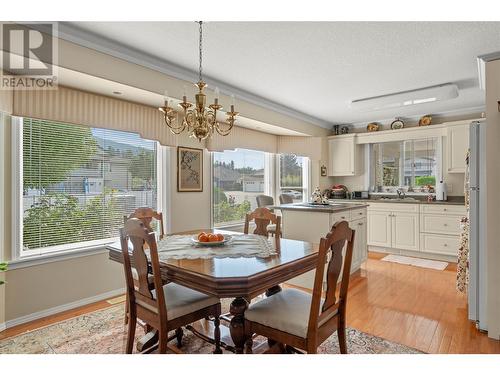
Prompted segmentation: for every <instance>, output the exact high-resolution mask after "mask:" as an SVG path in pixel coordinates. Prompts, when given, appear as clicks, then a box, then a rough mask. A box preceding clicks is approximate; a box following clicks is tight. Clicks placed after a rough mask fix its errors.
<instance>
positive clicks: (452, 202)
mask: <svg viewBox="0 0 500 375" xmlns="http://www.w3.org/2000/svg"><path fill="white" fill-rule="evenodd" d="M454 198H455V197H454ZM456 198H462V200H460V199H453V200H451V199H450V200H447V201H432V202H427V201H426V200H396V199H394V200H392V199H380V198H369V199H333V200H332V201H333V202H335V203H343V204H358V203H365V202H366V203H404V204H408V203H409V204H437V205H441V204H444V205H456V206H464V205H465V201H464V200H463V197H456Z"/></svg>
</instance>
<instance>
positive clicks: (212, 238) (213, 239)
mask: <svg viewBox="0 0 500 375" xmlns="http://www.w3.org/2000/svg"><path fill="white" fill-rule="evenodd" d="M208 241H209V242H217V241H219V240H218V239H217V235H216V234H213V233H210V234H209V235H208Z"/></svg>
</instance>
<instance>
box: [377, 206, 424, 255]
mask: <svg viewBox="0 0 500 375" xmlns="http://www.w3.org/2000/svg"><path fill="white" fill-rule="evenodd" d="M419 241H420V233H419V214H418V205H414V204H388V203H381V204H380V205H379V204H372V205H370V209H369V210H368V245H372V246H380V247H385V248H396V249H403V250H413V251H419Z"/></svg>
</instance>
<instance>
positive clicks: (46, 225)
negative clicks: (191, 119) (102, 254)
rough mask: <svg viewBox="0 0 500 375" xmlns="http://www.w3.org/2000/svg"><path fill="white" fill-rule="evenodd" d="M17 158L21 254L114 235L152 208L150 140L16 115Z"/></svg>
mask: <svg viewBox="0 0 500 375" xmlns="http://www.w3.org/2000/svg"><path fill="white" fill-rule="evenodd" d="M22 156H23V161H22V169H23V172H22V176H23V177H22V190H23V194H22V213H23V217H22V222H23V225H22V228H23V230H22V242H23V246H22V248H23V250H24V251H33V250H38V251H40V252H43V251H44V249H50V248H54V247H61V246H63V247H71V246H75V245H82V244H83V243H85V242H88V241H97V240H104V239H108V238H112V237H116V236H118V235H119V228H121V227H122V226H123V215H125V214H129V213H130V212H131V211H133V210H134V209H135V208H137V207H143V206H148V207H154V208H156V207H157V171H156V142H153V141H149V140H144V139H141V138H140V137H139V136H138V135H137V134H135V133H128V132H122V131H116V130H110V129H100V128H89V127H86V126H77V125H73V124H65V123H60V122H53V121H44V120H35V119H29V118H24V119H23V125H22Z"/></svg>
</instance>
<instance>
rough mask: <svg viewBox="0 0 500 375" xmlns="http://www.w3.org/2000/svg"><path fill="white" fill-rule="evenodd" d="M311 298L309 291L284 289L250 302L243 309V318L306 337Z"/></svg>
mask: <svg viewBox="0 0 500 375" xmlns="http://www.w3.org/2000/svg"><path fill="white" fill-rule="evenodd" d="M311 300H312V296H311V295H310V294H309V293H306V292H302V291H300V290H297V289H284V290H282V291H281V292H279V293H276V294H273V295H272V296H270V297H267V298H264V299H262V300H260V301H258V302H255V303H253V304H251V305H250V306H249V307H248V309H247V310H246V311H245V319H247V320H249V321H252V322H256V323H259V324H262V325H264V326H267V327H270V328H274V329H277V330H279V331H283V332H286V333H289V334H292V335H295V336H299V337H303V338H306V337H307V328H308V325H309V313H310V311H311Z"/></svg>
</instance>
